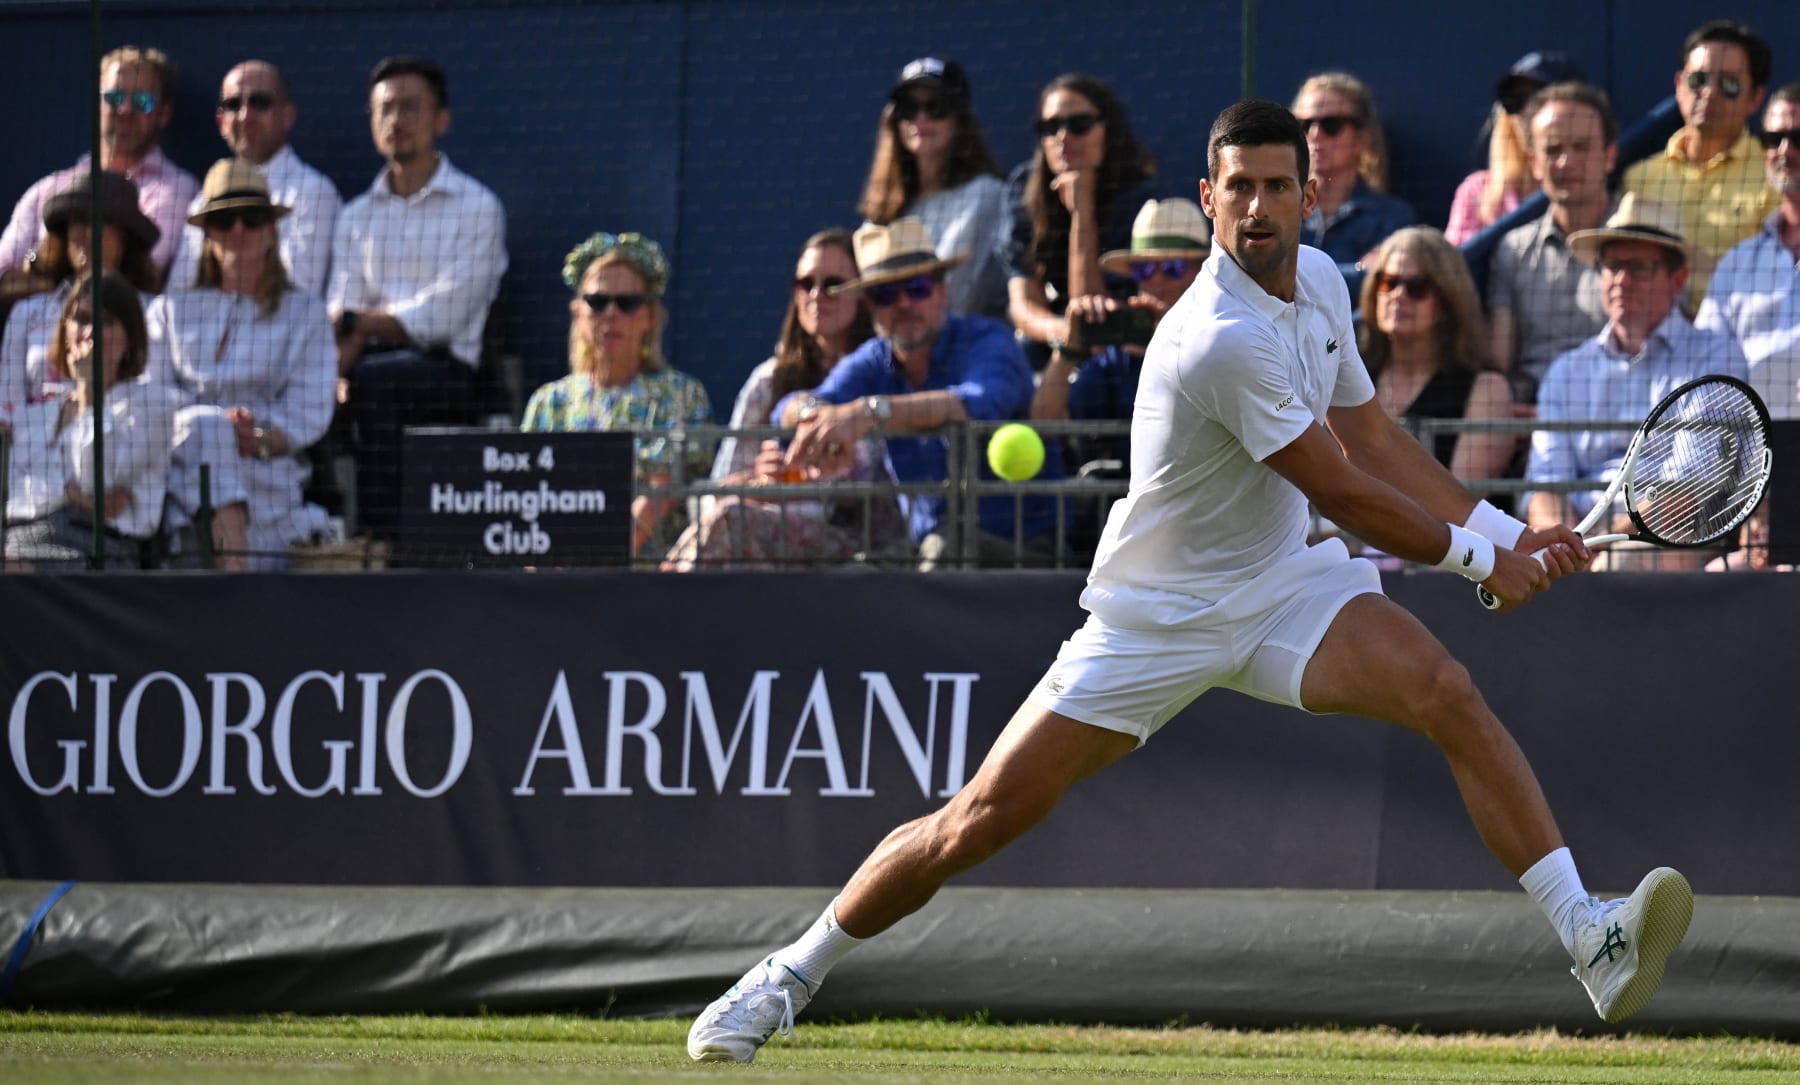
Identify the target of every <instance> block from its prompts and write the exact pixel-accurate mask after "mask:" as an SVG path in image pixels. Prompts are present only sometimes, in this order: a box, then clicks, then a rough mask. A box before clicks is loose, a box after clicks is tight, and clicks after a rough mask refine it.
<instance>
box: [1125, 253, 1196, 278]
mask: <svg viewBox="0 0 1800 1085" xmlns="http://www.w3.org/2000/svg"><path fill="white" fill-rule="evenodd" d="M1190 263H1191V261H1189V260H1188V259H1187V258H1186V257H1185V256H1177V257H1173V258H1171V259H1168V260H1133V261H1132V262H1131V277H1132V278H1134V279H1136V280H1137V281H1138V282H1140V283H1147V282H1149V281H1150V280H1151V279H1154V278H1156V273H1157V272H1158V271H1160V272H1162V273H1163V276H1164V277H1165V278H1170V279H1179V278H1181V277H1182V276H1184V275H1186V274H1187V273H1188V266H1189V265H1190Z"/></svg>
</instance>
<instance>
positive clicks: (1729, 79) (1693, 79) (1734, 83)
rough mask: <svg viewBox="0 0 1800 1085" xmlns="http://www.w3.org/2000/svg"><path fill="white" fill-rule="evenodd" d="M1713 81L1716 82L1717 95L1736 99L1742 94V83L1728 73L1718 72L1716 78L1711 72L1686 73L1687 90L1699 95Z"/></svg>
mask: <svg viewBox="0 0 1800 1085" xmlns="http://www.w3.org/2000/svg"><path fill="white" fill-rule="evenodd" d="M1715 79H1716V80H1717V81H1718V86H1719V93H1720V94H1723V95H1724V96H1725V97H1727V98H1736V97H1737V96H1738V95H1740V94H1742V93H1744V81H1743V80H1742V79H1739V78H1738V77H1737V76H1735V75H1733V74H1731V73H1730V72H1720V73H1719V74H1718V75H1716V76H1715V75H1714V74H1713V73H1711V72H1689V73H1687V89H1689V90H1691V91H1693V92H1694V93H1695V94H1699V93H1700V92H1701V91H1703V90H1705V89H1706V87H1707V84H1709V83H1712V82H1713V81H1714V80H1715Z"/></svg>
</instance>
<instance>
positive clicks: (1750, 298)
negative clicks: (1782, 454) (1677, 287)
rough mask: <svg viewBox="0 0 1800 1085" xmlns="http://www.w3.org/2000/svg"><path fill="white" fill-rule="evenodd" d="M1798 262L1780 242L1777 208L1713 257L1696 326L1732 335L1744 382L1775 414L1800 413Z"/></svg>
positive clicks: (1779, 223) (1779, 416)
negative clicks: (1744, 367)
mask: <svg viewBox="0 0 1800 1085" xmlns="http://www.w3.org/2000/svg"><path fill="white" fill-rule="evenodd" d="M1796 285H1800V265H1797V264H1795V262H1794V257H1793V254H1792V253H1790V252H1788V247H1787V246H1786V245H1783V244H1782V243H1781V212H1779V211H1777V212H1776V213H1775V214H1773V215H1771V216H1770V217H1769V219H1768V220H1767V221H1766V222H1764V223H1763V227H1762V229H1760V230H1758V231H1757V232H1756V233H1754V234H1751V235H1750V236H1749V237H1748V238H1745V239H1744V240H1743V241H1741V242H1739V243H1738V244H1737V245H1736V246H1734V247H1733V248H1732V250H1731V251H1730V252H1728V253H1726V254H1725V259H1723V260H1721V261H1719V268H1718V270H1717V271H1715V272H1713V277H1712V283H1711V284H1710V285H1709V286H1708V287H1707V288H1706V300H1705V301H1703V302H1701V303H1700V313H1699V315H1698V316H1696V317H1695V318H1694V323H1695V325H1697V326H1698V327H1701V328H1704V329H1706V330H1708V331H1716V332H1724V333H1726V334H1728V335H1730V336H1732V337H1733V338H1735V339H1736V340H1737V343H1738V346H1739V347H1740V348H1742V349H1743V351H1744V357H1745V359H1746V360H1747V361H1748V362H1749V364H1750V386H1751V387H1752V388H1755V389H1756V390H1757V392H1759V393H1760V394H1761V395H1762V397H1763V401H1764V402H1766V403H1767V404H1768V405H1769V415H1770V417H1772V418H1775V419H1783V418H1800V293H1797V292H1796V289H1795V287H1796Z"/></svg>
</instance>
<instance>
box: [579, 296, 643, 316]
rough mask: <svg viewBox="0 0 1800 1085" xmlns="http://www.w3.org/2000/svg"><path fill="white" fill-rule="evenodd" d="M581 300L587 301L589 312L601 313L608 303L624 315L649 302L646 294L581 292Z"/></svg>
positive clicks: (628, 314)
mask: <svg viewBox="0 0 1800 1085" xmlns="http://www.w3.org/2000/svg"><path fill="white" fill-rule="evenodd" d="M581 300H582V301H585V302H587V307H588V310H589V311H590V312H593V313H596V314H598V313H603V312H605V311H606V307H607V306H608V305H610V306H612V307H613V308H615V309H617V310H618V311H619V312H620V313H621V314H622V315H624V316H630V315H631V314H633V313H635V312H637V311H638V310H639V309H642V308H643V307H644V306H646V305H648V304H650V296H649V295H648V294H583V295H581Z"/></svg>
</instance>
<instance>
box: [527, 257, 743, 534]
mask: <svg viewBox="0 0 1800 1085" xmlns="http://www.w3.org/2000/svg"><path fill="white" fill-rule="evenodd" d="M563 281H564V282H565V283H567V284H568V286H569V288H570V289H571V290H573V291H574V292H575V297H574V298H572V299H570V301H569V375H568V376H566V377H563V378H562V379H561V380H555V381H551V382H550V383H549V384H546V385H544V386H543V387H541V388H539V389H538V390H537V391H536V392H534V393H532V396H531V401H530V402H529V403H527V404H526V405H525V420H524V422H523V423H522V425H521V427H520V428H521V429H524V430H526V431H535V432H550V431H583V430H586V431H610V430H635V431H638V439H637V485H638V490H639V493H638V495H637V496H636V497H635V498H634V499H633V500H632V504H631V519H632V547H633V550H634V552H635V551H638V550H642V549H643V548H644V547H645V546H646V545H648V544H650V543H651V542H652V540H653V538H654V537H656V536H659V535H661V536H664V539H663V541H664V542H667V541H668V540H669V539H672V538H673V536H674V534H675V533H676V532H678V531H679V530H680V528H681V523H680V522H679V521H680V520H681V519H683V516H682V511H681V506H680V502H678V501H675V500H673V499H670V498H666V497H654V498H653V496H652V495H650V494H648V493H645V492H644V491H645V490H647V489H650V488H653V487H657V486H662V485H665V484H667V482H668V481H669V479H670V477H671V476H672V474H673V466H674V457H675V456H676V454H677V453H676V449H675V445H674V444H673V443H672V442H670V441H668V440H667V439H666V438H662V437H658V436H655V435H654V434H653V433H647V432H645V431H654V430H659V429H670V428H673V427H676V426H684V425H707V424H710V423H711V422H712V420H713V415H712V403H711V401H709V400H708V399H707V395H706V387H705V385H703V384H701V383H700V382H699V381H698V380H696V379H695V378H693V377H690V376H688V375H687V374H686V373H682V372H680V371H679V370H676V369H672V368H670V367H669V364H668V362H667V361H666V360H665V359H664V358H663V347H662V342H663V330H664V328H665V327H666V325H667V324H668V310H667V309H666V308H665V307H664V306H663V300H662V299H663V291H664V290H665V289H667V287H668V285H669V261H668V258H667V257H666V256H664V255H663V251H662V246H660V245H658V244H657V243H656V242H654V241H652V240H650V239H649V238H647V237H644V236H643V235H642V234H635V233H625V234H610V233H597V234H594V235H593V236H592V237H589V238H588V239H587V240H586V241H583V242H582V243H581V244H580V245H577V246H576V247H575V249H574V250H573V251H572V252H570V253H569V255H568V257H567V258H566V259H564V261H563ZM711 466H712V448H711V446H710V444H709V443H707V442H700V441H695V442H691V443H689V444H688V445H687V463H686V467H687V477H688V478H703V477H705V476H706V474H707V472H708V471H709V469H710V468H711Z"/></svg>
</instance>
